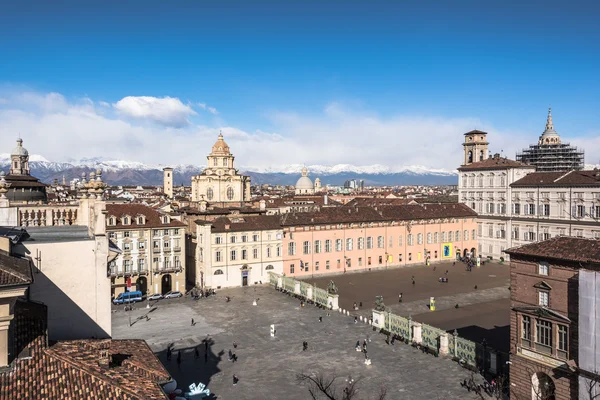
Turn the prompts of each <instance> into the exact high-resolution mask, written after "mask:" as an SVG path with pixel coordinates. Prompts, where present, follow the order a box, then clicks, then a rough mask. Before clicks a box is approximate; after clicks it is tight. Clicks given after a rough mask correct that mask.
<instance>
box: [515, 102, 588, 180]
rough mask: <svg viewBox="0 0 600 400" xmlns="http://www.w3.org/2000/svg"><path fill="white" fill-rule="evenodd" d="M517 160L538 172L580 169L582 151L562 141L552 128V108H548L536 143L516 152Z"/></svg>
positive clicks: (581, 167)
mask: <svg viewBox="0 0 600 400" xmlns="http://www.w3.org/2000/svg"><path fill="white" fill-rule="evenodd" d="M516 159H517V161H521V162H523V163H526V164H529V165H533V166H534V167H536V170H537V171H538V172H560V171H573V170H574V171H580V170H582V169H583V168H584V166H585V163H584V152H583V150H579V149H578V148H577V147H575V146H571V145H570V144H569V143H562V141H561V139H560V136H559V135H558V133H557V132H556V131H555V130H554V123H553V122H552V109H548V119H547V120H546V129H545V130H544V133H542V135H541V136H540V138H539V140H538V144H536V145H531V146H529V148H528V149H524V150H523V151H521V152H520V153H517V157H516Z"/></svg>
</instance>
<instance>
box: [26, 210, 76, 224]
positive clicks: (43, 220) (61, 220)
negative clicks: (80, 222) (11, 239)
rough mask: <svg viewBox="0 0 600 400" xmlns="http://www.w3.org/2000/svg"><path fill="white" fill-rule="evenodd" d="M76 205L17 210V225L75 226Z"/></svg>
mask: <svg viewBox="0 0 600 400" xmlns="http://www.w3.org/2000/svg"><path fill="white" fill-rule="evenodd" d="M78 208H79V207H78V206H77V205H61V206H58V205H36V206H23V207H19V209H18V224H19V225H20V226H23V227H27V226H64V225H77V212H78Z"/></svg>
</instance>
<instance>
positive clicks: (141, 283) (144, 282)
mask: <svg viewBox="0 0 600 400" xmlns="http://www.w3.org/2000/svg"><path fill="white" fill-rule="evenodd" d="M135 288H136V289H137V290H139V291H140V292H142V294H143V295H146V294H147V290H148V279H146V277H145V276H140V277H139V278H138V279H137V281H135Z"/></svg>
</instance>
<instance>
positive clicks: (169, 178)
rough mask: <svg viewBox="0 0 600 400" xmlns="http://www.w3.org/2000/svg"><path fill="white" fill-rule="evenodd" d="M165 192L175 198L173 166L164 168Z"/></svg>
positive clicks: (169, 196)
mask: <svg viewBox="0 0 600 400" xmlns="http://www.w3.org/2000/svg"><path fill="white" fill-rule="evenodd" d="M163 192H164V194H166V195H167V197H168V198H170V199H172V198H173V168H163Z"/></svg>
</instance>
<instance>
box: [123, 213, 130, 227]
mask: <svg viewBox="0 0 600 400" xmlns="http://www.w3.org/2000/svg"><path fill="white" fill-rule="evenodd" d="M121 223H122V224H123V225H129V224H131V218H130V217H129V216H128V215H126V216H124V217H123V219H122V220H121Z"/></svg>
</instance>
